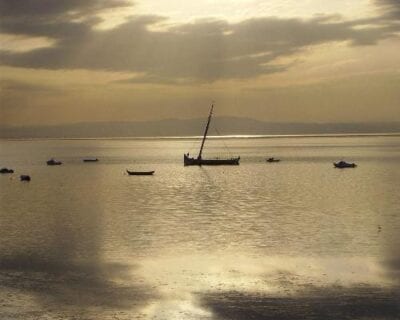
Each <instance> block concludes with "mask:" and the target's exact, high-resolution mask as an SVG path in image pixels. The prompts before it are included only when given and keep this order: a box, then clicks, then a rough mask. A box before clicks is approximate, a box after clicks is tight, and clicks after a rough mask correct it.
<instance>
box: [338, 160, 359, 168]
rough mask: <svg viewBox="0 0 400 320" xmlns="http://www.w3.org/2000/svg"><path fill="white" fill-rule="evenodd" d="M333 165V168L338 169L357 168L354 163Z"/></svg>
mask: <svg viewBox="0 0 400 320" xmlns="http://www.w3.org/2000/svg"><path fill="white" fill-rule="evenodd" d="M333 165H334V166H335V168H340V169H343V168H355V167H357V165H356V164H355V163H348V162H346V161H339V162H334V163H333Z"/></svg>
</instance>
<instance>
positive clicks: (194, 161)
mask: <svg viewBox="0 0 400 320" xmlns="http://www.w3.org/2000/svg"><path fill="white" fill-rule="evenodd" d="M213 109H214V105H211V110H210V114H209V116H208V120H207V125H206V129H205V131H204V136H203V140H202V141H201V147H200V151H199V155H198V156H197V158H191V157H189V153H187V154H184V155H183V164H184V165H185V166H202V165H203V166H218V165H239V161H240V157H237V158H230V159H219V158H217V159H203V158H202V153H203V147H204V142H205V141H206V138H207V132H208V128H209V126H210V122H211V116H212V112H213Z"/></svg>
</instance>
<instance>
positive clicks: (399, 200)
mask: <svg viewBox="0 0 400 320" xmlns="http://www.w3.org/2000/svg"><path fill="white" fill-rule="evenodd" d="M198 144H199V142H198V140H194V139H175V140H173V139H158V140H157V139H143V140H73V141H68V140H48V141H1V143H0V147H1V149H0V155H1V160H0V161H1V163H0V166H1V167H11V168H13V169H14V170H15V171H16V173H15V174H13V175H1V176H0V191H1V192H0V209H1V212H0V259H1V260H0V318H1V319H38V318H40V319H59V318H64V319H70V318H72V319H399V317H398V315H399V314H400V293H399V292H400V290H399V280H398V279H399V278H400V273H399V270H400V252H399V249H398V248H400V236H399V229H400V196H399V194H400V137H292V138H288V137H286V138H258V139H254V138H247V139H210V140H208V141H207V145H206V155H205V156H207V155H208V156H210V157H212V156H216V155H219V156H228V157H229V156H236V155H240V156H241V164H240V166H234V167H223V166H221V167H184V166H183V153H184V152H187V151H190V152H191V153H192V154H195V153H196V152H197V148H198ZM227 145H228V146H229V149H227V148H226V146H227ZM228 150H229V151H228ZM271 156H274V157H278V158H281V159H282V161H281V162H279V163H266V162H265V158H266V157H271ZM51 157H54V158H56V159H58V160H61V161H62V162H63V165H61V166H54V167H49V166H46V164H45V161H46V160H48V159H49V158H51ZM85 157H97V158H99V159H100V161H99V162H98V163H83V162H82V159H83V158H85ZM342 158H344V159H346V160H348V161H351V162H356V163H357V164H358V167H357V168H355V169H345V170H340V169H334V168H333V165H332V162H333V161H337V160H340V159H342ZM126 169H132V170H155V171H156V172H155V175H154V176H128V175H127V174H125V170H126ZM20 174H29V175H30V176H31V177H32V181H31V182H29V183H24V182H20V181H19V178H18V177H19V175H20Z"/></svg>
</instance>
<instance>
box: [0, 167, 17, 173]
mask: <svg viewBox="0 0 400 320" xmlns="http://www.w3.org/2000/svg"><path fill="white" fill-rule="evenodd" d="M0 173H14V170H13V169H7V168H1V169H0Z"/></svg>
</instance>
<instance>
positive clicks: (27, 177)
mask: <svg viewBox="0 0 400 320" xmlns="http://www.w3.org/2000/svg"><path fill="white" fill-rule="evenodd" d="M19 179H20V180H21V181H31V177H30V176H28V175H26V174H22V175H20V177H19Z"/></svg>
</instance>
